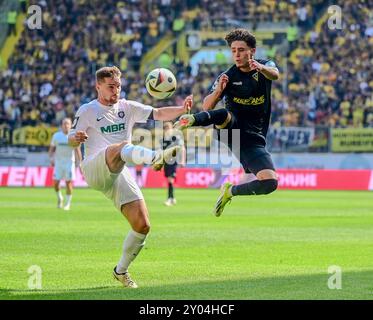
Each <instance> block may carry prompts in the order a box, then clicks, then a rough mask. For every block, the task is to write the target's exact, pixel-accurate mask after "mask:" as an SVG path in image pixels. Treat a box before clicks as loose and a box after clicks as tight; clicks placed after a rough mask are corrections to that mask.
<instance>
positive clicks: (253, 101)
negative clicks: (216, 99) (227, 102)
mask: <svg viewBox="0 0 373 320" xmlns="http://www.w3.org/2000/svg"><path fill="white" fill-rule="evenodd" d="M264 101H265V98H264V94H263V95H262V96H260V97H250V98H248V99H242V98H237V97H234V98H233V102H236V103H239V104H244V105H246V106H256V105H259V104H263V103H264Z"/></svg>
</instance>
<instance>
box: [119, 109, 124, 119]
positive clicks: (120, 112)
mask: <svg viewBox="0 0 373 320" xmlns="http://www.w3.org/2000/svg"><path fill="white" fill-rule="evenodd" d="M118 117H119V118H121V119H123V118H124V111H119V112H118Z"/></svg>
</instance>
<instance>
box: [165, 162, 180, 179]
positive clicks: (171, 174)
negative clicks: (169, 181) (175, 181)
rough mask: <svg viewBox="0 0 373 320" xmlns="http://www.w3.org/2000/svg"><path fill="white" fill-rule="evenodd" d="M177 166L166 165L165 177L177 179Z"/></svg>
mask: <svg viewBox="0 0 373 320" xmlns="http://www.w3.org/2000/svg"><path fill="white" fill-rule="evenodd" d="M176 169H177V164H165V165H164V176H165V177H166V178H175V177H176Z"/></svg>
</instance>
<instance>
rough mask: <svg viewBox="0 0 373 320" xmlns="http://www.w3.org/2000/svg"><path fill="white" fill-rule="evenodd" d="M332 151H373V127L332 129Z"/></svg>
mask: <svg viewBox="0 0 373 320" xmlns="http://www.w3.org/2000/svg"><path fill="white" fill-rule="evenodd" d="M331 151H332V152H373V128H365V129H364V128H361V129H357V128H347V129H331Z"/></svg>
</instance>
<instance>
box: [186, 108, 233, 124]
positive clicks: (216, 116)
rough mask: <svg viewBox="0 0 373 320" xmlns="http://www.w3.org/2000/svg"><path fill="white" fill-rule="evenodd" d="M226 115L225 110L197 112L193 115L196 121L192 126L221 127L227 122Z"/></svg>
mask: <svg viewBox="0 0 373 320" xmlns="http://www.w3.org/2000/svg"><path fill="white" fill-rule="evenodd" d="M228 115H229V113H228V111H227V109H219V110H211V111H202V112H198V113H195V114H193V116H194V119H196V121H195V122H194V124H193V126H208V125H210V124H215V125H221V124H223V123H224V122H225V121H226V120H227V118H228Z"/></svg>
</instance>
